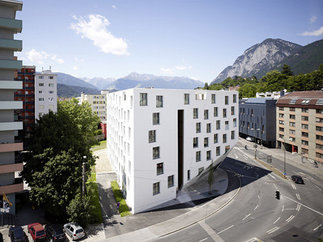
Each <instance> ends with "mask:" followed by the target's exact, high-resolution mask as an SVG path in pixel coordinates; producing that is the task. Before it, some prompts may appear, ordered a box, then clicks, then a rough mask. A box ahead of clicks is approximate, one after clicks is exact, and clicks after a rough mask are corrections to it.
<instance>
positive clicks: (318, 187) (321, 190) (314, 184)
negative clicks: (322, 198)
mask: <svg viewBox="0 0 323 242" xmlns="http://www.w3.org/2000/svg"><path fill="white" fill-rule="evenodd" d="M314 186H316V187H317V188H318V189H319V190H320V191H322V189H321V188H320V187H319V186H318V185H316V184H314Z"/></svg>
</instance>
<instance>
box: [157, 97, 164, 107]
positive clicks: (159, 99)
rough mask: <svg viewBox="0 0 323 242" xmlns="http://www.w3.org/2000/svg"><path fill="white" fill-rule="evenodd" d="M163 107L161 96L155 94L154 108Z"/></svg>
mask: <svg viewBox="0 0 323 242" xmlns="http://www.w3.org/2000/svg"><path fill="white" fill-rule="evenodd" d="M162 107H163V96H156V108H162Z"/></svg>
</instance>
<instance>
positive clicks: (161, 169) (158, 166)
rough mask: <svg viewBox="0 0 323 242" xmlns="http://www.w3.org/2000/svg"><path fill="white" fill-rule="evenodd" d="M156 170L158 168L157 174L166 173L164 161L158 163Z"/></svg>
mask: <svg viewBox="0 0 323 242" xmlns="http://www.w3.org/2000/svg"><path fill="white" fill-rule="evenodd" d="M156 170H157V176H158V175H161V174H164V163H158V164H157V165H156Z"/></svg>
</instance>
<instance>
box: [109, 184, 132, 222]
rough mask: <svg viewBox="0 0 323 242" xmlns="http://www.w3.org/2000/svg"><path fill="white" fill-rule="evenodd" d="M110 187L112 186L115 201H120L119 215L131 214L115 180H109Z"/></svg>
mask: <svg viewBox="0 0 323 242" xmlns="http://www.w3.org/2000/svg"><path fill="white" fill-rule="evenodd" d="M111 188H112V191H113V195H114V198H115V200H116V202H119V203H120V206H119V213H120V215H121V217H124V216H128V215H131V213H130V211H129V207H128V205H127V203H126V200H124V198H123V195H122V192H121V190H120V188H119V185H118V183H117V182H116V181H112V182H111Z"/></svg>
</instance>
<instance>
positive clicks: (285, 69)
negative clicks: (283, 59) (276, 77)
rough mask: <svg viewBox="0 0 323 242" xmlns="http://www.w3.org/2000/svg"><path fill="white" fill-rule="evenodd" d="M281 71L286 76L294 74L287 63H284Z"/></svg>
mask: <svg viewBox="0 0 323 242" xmlns="http://www.w3.org/2000/svg"><path fill="white" fill-rule="evenodd" d="M281 73H282V74H284V75H286V76H292V75H293V72H292V70H291V69H290V66H289V65H286V64H284V65H283V68H282V71H281Z"/></svg>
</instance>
